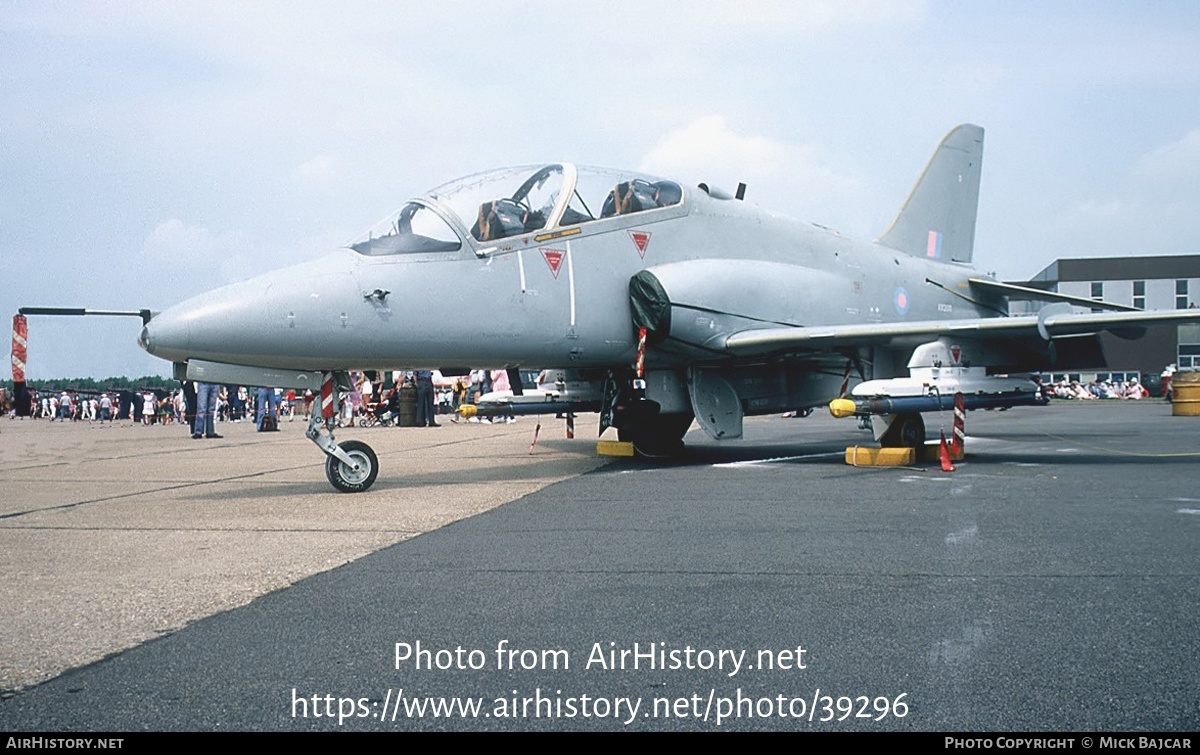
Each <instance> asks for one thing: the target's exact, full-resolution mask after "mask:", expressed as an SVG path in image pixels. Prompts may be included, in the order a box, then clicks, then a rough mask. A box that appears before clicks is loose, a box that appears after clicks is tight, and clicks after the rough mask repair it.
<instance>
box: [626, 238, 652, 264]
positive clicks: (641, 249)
mask: <svg viewBox="0 0 1200 755" xmlns="http://www.w3.org/2000/svg"><path fill="white" fill-rule="evenodd" d="M629 238H631V239H633V245H634V246H636V247H637V250H638V254H639V255H641V256H642V258H643V259H645V257H646V247H648V246H650V232H649V231H630V232H629Z"/></svg>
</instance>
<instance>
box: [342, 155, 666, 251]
mask: <svg viewBox="0 0 1200 755" xmlns="http://www.w3.org/2000/svg"><path fill="white" fill-rule="evenodd" d="M682 201H683V190H682V189H681V188H680V186H679V184H677V183H675V182H674V181H665V180H662V179H658V178H654V177H652V176H645V175H641V174H638V173H630V172H628V171H614V170H608V169H605V168H588V167H578V168H577V167H576V166H574V165H572V164H570V163H562V164H558V163H556V164H551V165H543V166H537V165H524V166H518V167H510V168H499V169H497V170H491V171H487V172H485V173H476V174H474V175H471V176H466V177H464V178H459V179H456V180H454V181H450V182H449V183H446V184H443V185H441V186H439V187H437V188H436V189H433V190H432V191H429V192H428V193H426V194H425V195H424V196H421V197H418V198H416V199H413V200H412V201H410V202H409V203H408V204H406V205H404V207H402V208H400V210H398V211H397V212H393V213H391V214H389V215H388V216H387V217H386V218H384V219H383V220H382V221H380V222H379V223H377V224H376V225H374V226H372V227H371V228H370V229H368V230H367V232H366V233H364V234H363V235H362V236H360V237H359V238H357V239H355V240H354V241H352V242H351V243H350V244H349V247H350V248H351V249H354V250H355V251H356V252H359V253H360V254H364V255H369V256H383V255H393V254H420V253H437V252H456V251H459V250H460V249H462V247H463V244H464V243H466V244H468V245H472V246H477V245H479V244H487V243H490V242H493V241H496V240H499V239H503V238H508V237H511V236H519V235H521V234H526V233H533V232H536V231H541V230H544V229H549V228H554V227H558V226H576V225H580V224H582V223H589V222H592V221H597V220H604V219H606V218H610V217H615V216H619V215H628V214H631V213H636V212H646V211H650V210H654V209H658V208H660V207H669V206H672V205H678V204H679V203H681V202H682Z"/></svg>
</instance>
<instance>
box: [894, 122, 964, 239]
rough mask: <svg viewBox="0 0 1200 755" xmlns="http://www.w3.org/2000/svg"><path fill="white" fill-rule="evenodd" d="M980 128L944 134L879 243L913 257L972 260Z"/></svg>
mask: <svg viewBox="0 0 1200 755" xmlns="http://www.w3.org/2000/svg"><path fill="white" fill-rule="evenodd" d="M982 163H983V129H982V128H980V127H979V126H975V125H972V124H969V123H965V124H963V125H961V126H958V127H956V128H955V129H954V130H953V131H951V132H950V133H949V134H947V135H946V138H945V139H943V140H942V143H941V144H939V145H938V148H937V151H936V152H934V153H933V157H932V158H930V159H929V164H928V165H926V166H925V172H924V173H922V174H921V177H920V178H919V179H917V185H916V186H914V187H913V190H912V192H910V193H909V195H908V199H906V200H904V206H903V207H901V208H900V212H899V213H898V214H897V215H896V219H895V220H893V221H892V225H891V227H890V228H888V229H887V231H886V232H884V234H883V235H882V236H880V237H879V239H878V242H879V243H880V244H883V245H884V246H887V247H890V248H892V249H895V250H897V251H901V252H904V253H905V254H910V255H912V256H914V257H927V258H929V259H936V260H941V261H953V262H970V261H971V252H972V250H973V249H974V246H975V214H976V211H977V210H978V208H979V176H980V168H981V166H982Z"/></svg>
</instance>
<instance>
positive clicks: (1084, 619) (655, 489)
mask: <svg viewBox="0 0 1200 755" xmlns="http://www.w3.org/2000/svg"><path fill="white" fill-rule="evenodd" d="M941 420H942V418H940V417H938V416H937V415H933V416H930V417H929V418H928V419H927V422H928V423H929V426H930V430H931V432H932V433H934V434H936V431H937V428H938V424H939V422H940V421H941ZM945 422H946V428H947V430H948V429H949V418H945ZM16 424H17V425H19V424H20V423H16ZM532 427H533V423H532V422H529V421H525V420H523V421H522V422H521V423H517V424H515V425H503V426H493V427H492V428H488V429H484V428H480V427H478V426H468V427H451V428H443V429H441V430H377V431H370V432H369V433H368V432H367V431H363V432H362V434H361V437H363V438H364V439H367V440H369V442H371V443H372V444H373V445H376V447H377V448H381V449H384V453H381V460H382V462H383V464H384V467H383V473H382V475H381V477H380V481H379V483H377V485H376V488H374V489H372V491H370V492H369V493H368V494H366V496H361V497H360V496H338V495H335V494H333V493H330V492H327V491H326V488H325V483H324V481H323V473H322V471H321V468H320V466H319V464H318V462H319V459H316V458H315V451H314V450H313V449H311V448H309V447H308V443H307V441H305V440H303V439H302V437H301V436H300V433H299V431H296V432H295V433H291V434H289V433H288V431H287V428H286V427H285V431H284V432H283V433H280V434H277V435H274V436H263V435H256V434H253V433H250V432H246V433H244V434H239V433H236V432H229V433H226V435H227V438H226V439H225V440H223V441H215V442H213V443H212V445H211V446H208V445H205V444H207V443H208V441H191V440H184V439H182V438H180V439H178V440H168V439H167V436H168V435H169V434H170V433H172V432H174V431H171V430H169V429H164V430H163V433H162V434H160V435H158V436H155V437H156V438H157V439H158V440H157V441H155V440H154V439H150V440H142V436H138V435H135V433H143V434H145V437H146V438H151V436H150V435H149V434H151V433H155V432H158V429H156V428H127V429H125V430H113V431H109V430H103V431H101V430H96V431H89V430H87V429H84V428H79V427H60V428H54V430H53V431H51V430H50V429H49V428H36V429H32V430H30V429H24V430H22V429H16V428H15V427H14V423H13V422H5V423H4V425H3V427H2V428H0V448H3V454H4V457H3V458H4V466H5V469H4V473H3V474H4V478H3V482H4V484H5V486H6V489H7V490H16V491H20V492H18V493H17V494H15V495H14V496H12V497H6V498H5V504H4V507H5V508H4V512H3V513H4V514H5V518H3V519H0V537H3V538H4V543H5V545H6V548H5V551H6V553H5V556H4V558H5V559H7V562H6V563H5V564H4V566H5V569H6V571H8V572H9V573H10V574H15V575H16V578H15V579H13V580H9V581H10V582H15V583H16V584H17V585H18V587H16V588H14V587H12V586H6V587H5V589H6V590H8V591H9V592H5V593H4V604H5V606H6V607H8V606H15V607H17V608H19V609H20V610H19V611H18V613H20V614H22V615H26V616H27V617H28V618H25V619H21V620H20V621H22V622H24V623H20V624H14V625H13V626H5V627H4V633H3V635H4V638H5V639H4V642H5V643H6V645H5V647H4V650H3V654H2V655H0V658H3V659H4V660H5V664H6V666H5V668H9V667H12V668H13V669H14V671H10V672H7V673H10V674H12V675H13V677H14V678H16V675H17V674H18V673H25V672H23V671H22V670H23V669H24V668H26V667H34V666H37V665H38V664H40V663H42V661H40V660H38V659H39V658H42V657H44V656H45V654H47V653H50V650H47V649H46V647H44V646H52V645H54V644H55V643H54V642H51V643H45V642H44V641H43V640H41V639H40V638H39V637H38V636H37V635H35V634H24V633H26V632H30V633H33V632H38V631H42V629H41V628H42V627H44V626H50V625H52V624H53V623H54V621H52V620H48V619H43V620H41V621H40V622H39V621H38V620H37V619H36V615H37V612H38V611H39V610H41V608H40V606H41V604H46V605H55V604H59V603H63V604H64V605H67V606H71V607H70V608H65V607H60V608H58V609H57V611H58V613H57V614H56V617H57V618H56V619H55V620H57V621H58V622H60V623H61V624H62V625H63V626H62V627H61V629H59V630H57V634H56V635H55V637H59V638H64V640H65V639H66V638H69V637H71V636H73V635H75V634H78V633H83V632H84V631H85V630H86V629H87V628H88V627H89V626H90V625H91V624H92V623H93V621H100V620H104V621H105V624H104V627H103V628H102V630H101V631H98V632H96V633H95V634H96V636H97V637H98V638H99V639H97V640H96V641H95V642H96V643H97V644H98V645H100V646H101V647H97V648H96V649H88V650H87V652H82V651H81V652H79V653H78V655H77V656H76V657H75V660H74V661H73V662H82V661H86V660H89V659H90V658H93V657H96V655H98V654H100V653H104V652H112V651H115V650H117V649H118V648H120V647H128V646H129V645H130V644H132V643H137V642H140V641H141V640H142V639H145V637H147V636H152V635H153V634H154V633H155V631H156V630H161V635H162V636H159V637H157V638H155V639H153V640H151V641H148V642H142V643H141V644H137V645H136V646H134V647H131V648H129V649H125V650H120V651H119V652H115V653H114V654H112V655H110V656H108V657H106V658H104V659H103V660H100V661H98V662H95V663H91V664H90V665H86V666H83V667H80V668H75V669H72V670H70V671H67V672H66V673H63V674H61V675H60V676H57V677H56V678H53V679H51V680H49V681H47V682H44V683H42V684H39V685H37V686H33V687H28V688H25V689H21V690H18V691H14V692H10V693H9V694H6V695H5V696H4V699H2V700H0V728H3V729H22V730H32V729H38V730H74V731H78V730H97V729H98V730H138V729H150V730H158V729H200V730H208V729H214V730H216V729H232V730H256V729H270V730H274V729H279V730H294V729H302V730H307V729H343V730H385V731H386V730H402V729H548V730H551V729H588V730H591V729H636V730H667V729H688V730H695V729H701V730H715V729H718V728H722V729H785V730H796V729H800V730H834V731H856V730H878V729H888V730H897V729H898V730H914V729H915V730H1050V731H1057V730H1074V731H1136V730H1194V729H1195V728H1196V727H1197V724H1198V723H1200V707H1198V704H1197V702H1196V700H1195V694H1194V693H1195V690H1196V689H1198V688H1200V670H1198V669H1197V667H1196V665H1195V664H1194V663H1193V661H1192V659H1193V658H1194V656H1195V654H1196V651H1197V650H1198V649H1200V627H1198V626H1197V623H1196V621H1195V608H1196V606H1197V605H1200V580H1198V579H1197V577H1198V576H1200V559H1198V558H1197V556H1196V552H1197V548H1196V544H1197V537H1198V536H1200V493H1197V491H1198V490H1200V443H1197V440H1196V439H1197V437H1198V434H1200V420H1197V419H1194V418H1177V417H1171V416H1170V408H1169V406H1166V405H1165V404H1161V403H1158V402H1138V403H1134V402H1126V403H1118V402H1112V403H1110V402H1104V403H1100V402H1096V403H1082V404H1061V403H1060V404H1055V405H1053V406H1051V407H1048V408H1045V409H1033V408H1029V409H1020V410H1014V411H1011V412H1004V413H985V412H972V413H971V414H970V415H969V416H968V424H967V435H968V447H967V451H968V459H967V461H965V462H962V463H960V464H959V465H958V470H957V471H956V472H953V473H950V474H946V473H942V472H941V471H940V470H938V469H937V468H936V467H922V468H899V469H856V468H852V467H848V466H846V465H845V464H843V463H842V460H841V459H842V452H843V449H844V447H845V446H846V445H849V444H852V443H856V442H863V441H864V435H863V434H862V433H860V432H859V431H856V430H854V429H853V423H852V422H849V421H845V420H843V421H835V420H832V419H831V418H829V417H828V416H824V415H821V414H817V415H814V416H813V417H810V418H808V419H796V420H790V419H789V420H784V419H778V418H762V419H757V420H753V421H750V422H748V423H747V439H746V440H745V441H743V442H740V443H737V444H732V445H729V444H715V443H710V442H707V441H704V440H702V439H701V438H699V437H698V434H697V433H695V432H693V433H692V434H691V435H690V436H689V443H691V448H690V450H689V453H688V455H687V457H686V458H684V459H683V460H681V461H678V462H672V463H669V464H650V465H645V464H643V465H630V464H627V463H612V464H607V465H605V464H601V463H600V462H599V461H598V460H597V459H595V457H594V456H593V455H592V454H591V451H592V448H593V443H592V438H593V437H594V436H589V434H588V433H587V432H586V431H582V430H581V432H580V438H581V440H577V441H565V440H562V439H561V426H560V425H559V424H557V423H548V424H547V425H546V426H544V427H543V431H542V440H541V441H539V444H538V449H537V450H536V451H535V453H534V455H533V456H530V455H529V454H528V443H529V440H530V439H531V436H532ZM60 431H61V432H60ZM50 432H55V433H59V435H56V436H50V437H51V438H52V440H45V441H42V442H43V443H45V444H47V447H48V448H52V449H56V450H54V451H53V453H54V454H55V456H51V457H46V458H44V459H43V458H42V455H41V454H39V453H37V452H36V450H34V449H31V448H28V447H27V446H28V444H27V443H21V444H19V445H17V446H14V443H13V441H14V440H15V439H19V438H21V437H22V436H23V435H28V436H29V437H31V438H32V437H34V436H35V435H36V436H38V437H42V436H43V435H44V434H46V433H50ZM103 433H112V435H113V437H114V438H117V439H120V441H121V442H117V441H116V440H114V441H113V442H112V443H105V444H103V445H102V444H100V443H99V442H95V443H94V442H92V441H91V440H90V439H89V440H76V441H71V440H64V438H71V437H74V438H77V439H78V438H80V436H85V437H87V438H90V437H91V436H92V435H95V436H100V435H102V434H103ZM121 433H124V434H123V435H122V434H121ZM180 435H181V436H182V433H180ZM293 436H294V437H293ZM347 437H349V436H347ZM393 442H394V443H395V445H394V446H393V445H392V443H393ZM55 444H57V445H55ZM139 444H140V445H139ZM188 444H194V447H195V449H196V450H193V445H188ZM222 446H224V447H226V448H225V449H224V450H222ZM14 448H16V449H17V450H14ZM439 449H440V451H439ZM194 455H195V456H194ZM414 456H416V457H418V458H426V459H431V460H436V461H435V462H434V461H431V462H429V464H428V466H427V468H426V467H422V468H421V469H419V471H414V472H406V471H404V468H405V460H406V459H410V458H413V457H414ZM14 459H15V460H16V461H15V462H14V461H13V460H14ZM105 465H109V466H107V467H105ZM101 468H104V469H106V470H107V471H105V472H101V471H99V470H100V469H101ZM126 468H129V473H128V474H126V473H125V470H126ZM89 470H91V471H89ZM139 470H141V471H142V476H141V477H137V473H138V471H139ZM585 472H587V473H585ZM113 478H117V479H113ZM555 480H558V481H557V482H555ZM139 486H140V487H139ZM475 486H478V487H475ZM494 486H499V487H500V488H502V489H503V491H502V494H497V495H496V496H495V497H496V498H506V499H508V500H511V502H510V503H508V504H506V505H502V506H498V507H495V508H489V503H488V502H487V501H484V500H483V498H484V495H485V494H484V491H485V490H486V489H488V488H490V487H494ZM48 490H49V491H52V492H46V491H48ZM22 499H23V500H22ZM424 506H434V507H436V508H437V510H436V511H433V512H424V513H417V512H416V511H415V510H416V509H421V508H422V507H424ZM485 509H486V510H485ZM477 512H482V513H477ZM470 514H475V515H474V516H469V515H470ZM172 516H178V517H179V518H178V519H173V518H171V517H172ZM457 516H466V517H467V518H464V519H460V520H459V521H456V522H453V523H450V524H446V523H447V522H449V521H450V520H452V519H453V518H455V517H457ZM73 519H77V523H76V524H72V520H73ZM268 521H269V522H271V525H270V526H265V522H268ZM185 522H187V524H185ZM439 525H445V526H441V527H440V528H438V529H435V530H433V531H430V532H428V533H427V534H424V535H422V536H420V537H411V535H412V534H414V533H416V532H418V531H420V530H422V529H430V528H433V527H438V526H439ZM26 530H28V531H26ZM76 530H78V531H76ZM105 533H113V534H112V535H111V536H112V537H113V538H115V540H117V541H118V542H119V546H118V545H111V544H110V545H105V538H106V534H105ZM410 537H411V539H409V538H410ZM389 539H390V541H391V542H394V543H395V544H392V545H389V544H388V542H389ZM401 540H403V541H404V542H399V541H401ZM351 541H353V542H351ZM155 542H157V543H159V545H158V546H152V545H151V543H155ZM10 543H12V544H13V545H14V547H16V548H17V550H18V551H19V553H18V555H15V556H14V555H11V551H12V550H13V548H11V547H8V546H9V544H10ZM213 543H216V544H217V546H213V545H210V544H213ZM72 550H78V551H82V552H83V554H84V556H86V558H84V559H83V560H82V561H81V562H80V563H81V564H82V569H79V570H75V571H72V568H73V567H72V564H73V563H74V562H75V561H76V559H74V558H71V557H70V554H69V551H72ZM141 550H144V551H146V552H145V553H144V554H140V555H143V556H144V559H143V560H140V561H131V562H130V563H129V564H128V565H124V564H123V563H122V561H121V559H122V558H132V556H130V555H129V554H133V553H137V552H138V551H141ZM260 550H261V551H263V552H262V553H259V552H258V551H260ZM64 551H66V552H64ZM267 551H269V552H267ZM300 551H303V552H308V553H310V556H309V557H308V558H307V559H306V565H305V566H304V567H303V569H302V568H301V567H298V566H297V567H295V568H294V569H293V568H292V567H291V566H289V564H291V563H292V562H293V560H300V557H299V556H297V555H296V554H297V553H298V552H300ZM371 551H374V552H371ZM114 554H115V555H114ZM317 554H323V555H317ZM363 554H366V555H363ZM117 556H119V558H118V557H117ZM359 556H361V557H359ZM322 559H324V560H322ZM352 559H353V560H352ZM351 560H352V561H351ZM193 561H194V562H195V569H194V570H193V572H192V573H191V574H190V576H186V577H184V576H181V575H182V574H183V573H184V572H187V571H188V565H189V564H190V563H191V562H193ZM345 561H350V563H346V564H345V565H342V566H337V568H331V569H329V570H328V571H322V569H325V568H329V567H332V566H335V565H336V564H338V563H342V562H345ZM156 562H158V564H159V567H158V568H157V569H156V568H155V563H156ZM305 569H307V571H304V570H305ZM156 571H157V572H159V573H158V574H155V572H156ZM313 572H320V573H315V574H313V576H310V577H307V578H301V577H302V576H303V575H304V574H306V573H313ZM172 573H174V574H175V578H171V574H172ZM264 575H266V576H264ZM156 578H158V579H161V580H162V582H161V583H160V586H159V587H158V588H155V589H158V590H161V593H155V592H153V591H150V590H149V588H144V587H142V586H141V585H148V584H154V583H155V582H154V580H155V579H156ZM297 580H298V581H297ZM228 585H242V586H243V587H242V588H241V591H240V592H238V591H237V590H234V592H236V593H237V596H236V597H235V598H233V599H228V598H227V599H226V600H225V602H220V599H221V596H222V594H223V593H226V592H230V590H229V589H228V588H227V587H226V586H228ZM277 588H280V589H277ZM267 590H273V591H272V592H270V593H269V594H266V595H262V596H261V597H258V598H256V599H252V598H253V596H254V595H255V594H258V593H261V592H265V591H267ZM139 591H142V592H141V594H140V595H139V594H138V592H139ZM22 600H23V601H26V602H25V603H22V602H19V601H22ZM246 601H250V602H248V603H247V602H246ZM185 603H186V604H188V605H189V608H188V609H187V610H186V611H184V610H179V611H175V606H176V605H180V604H185ZM113 604H115V606H114V605H113ZM226 609H228V610H226ZM215 611H220V613H217V614H216V615H212V616H209V617H207V618H200V617H201V616H203V615H204V614H206V613H213V612H215ZM139 612H146V615H147V616H155V615H161V616H163V617H164V618H161V619H158V620H156V621H150V622H141V623H142V624H149V625H150V627H151V628H150V630H149V631H148V632H147V631H145V630H142V634H141V635H136V636H135V633H130V634H129V636H128V638H126V639H122V640H120V641H119V642H117V641H112V642H109V643H108V644H107V645H105V644H104V643H103V641H102V640H103V638H104V637H106V636H108V635H109V634H110V633H113V634H114V636H115V634H116V632H117V629H120V628H122V627H124V626H125V625H124V624H122V617H125V616H131V615H136V614H138V613H139ZM5 613H6V614H7V613H9V612H8V611H6V612H5ZM93 614H94V616H95V618H94V617H93ZM0 620H2V621H5V622H14V621H17V620H16V619H10V618H8V617H7V616H6V617H5V618H3V619H0ZM185 622H190V623H186V626H184V627H183V628H182V629H178V628H177V627H178V626H179V625H180V624H183V623H185ZM418 643H419V644H420V647H419V648H418ZM420 651H424V652H425V655H421V653H420ZM439 651H441V652H439ZM514 651H515V654H514ZM525 651H529V652H525ZM9 659H12V661H11V662H10V661H9ZM422 662H423V663H424V666H423V667H422V666H421V663H422ZM71 664H72V661H71V659H66V660H65V662H63V661H60V662H59V665H58V666H57V667H55V668H54V669H53V670H51V671H49V672H47V671H42V672H40V675H41V676H43V677H44V676H46V675H48V674H52V673H57V670H58V669H60V668H61V667H62V666H63V665H71ZM22 678H29V677H22ZM9 684H10V685H11V686H17V684H16V683H12V682H9ZM453 701H457V702H453ZM475 705H478V706H479V707H478V708H475V707H472V706H475ZM440 706H451V707H450V708H449V709H447V708H443V707H440Z"/></svg>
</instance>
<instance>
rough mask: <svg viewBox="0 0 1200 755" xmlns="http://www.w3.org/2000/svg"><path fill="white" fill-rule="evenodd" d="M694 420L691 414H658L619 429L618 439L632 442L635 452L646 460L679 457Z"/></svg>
mask: <svg viewBox="0 0 1200 755" xmlns="http://www.w3.org/2000/svg"><path fill="white" fill-rule="evenodd" d="M692 419H693V417H692V415H691V414H657V415H655V416H653V417H647V418H645V419H642V420H640V421H638V422H637V423H636V424H633V425H627V426H625V427H622V428H620V429H618V430H617V437H618V438H619V439H621V440H623V441H630V442H632V443H633V450H634V452H636V453H637V455H638V456H641V457H644V458H649V459H661V458H670V457H673V456H679V455H680V454H682V453H683V436H684V435H686V434H687V431H688V428H689V427H691V426H692Z"/></svg>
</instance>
